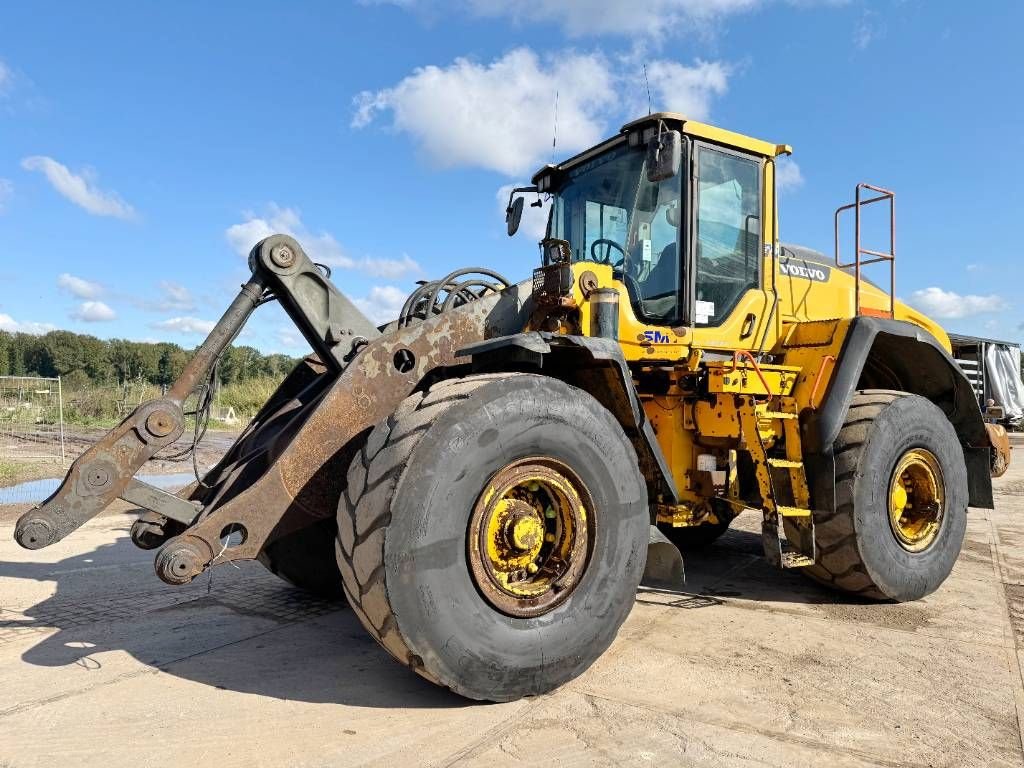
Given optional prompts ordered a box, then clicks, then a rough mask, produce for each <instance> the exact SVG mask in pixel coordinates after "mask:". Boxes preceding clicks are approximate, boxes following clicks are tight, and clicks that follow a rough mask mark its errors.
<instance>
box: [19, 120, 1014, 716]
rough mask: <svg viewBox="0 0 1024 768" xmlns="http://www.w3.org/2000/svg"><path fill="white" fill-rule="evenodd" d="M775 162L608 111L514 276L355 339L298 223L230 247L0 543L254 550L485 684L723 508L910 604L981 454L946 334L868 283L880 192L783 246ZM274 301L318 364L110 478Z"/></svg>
mask: <svg viewBox="0 0 1024 768" xmlns="http://www.w3.org/2000/svg"><path fill="white" fill-rule="evenodd" d="M789 152H790V149H789V147H787V146H785V145H776V144H770V143H766V142H764V141H758V140H755V139H752V138H748V137H745V136H741V135H739V134H736V133H732V132H729V131H725V130H721V129H719V128H715V127H712V126H709V125H705V124H702V123H698V122H695V121H692V120H687V119H686V118H684V117H683V116H681V115H677V114H667V113H661V114H654V115H650V116H648V117H645V118H643V119H641V120H638V121H636V122H633V123H630V124H628V125H626V126H625V127H624V128H622V130H621V132H620V133H619V134H618V135H616V136H614V137H612V138H610V139H608V140H607V141H605V142H603V143H601V144H599V145H597V146H595V147H593V148H592V149H589V150H587V151H586V152H583V153H582V154H580V155H577V156H575V157H573V158H570V159H569V160H566V161H565V162H563V163H560V164H558V165H548V166H545V167H544V168H542V169H541V170H540V171H539V172H538V173H537V174H536V175H535V176H534V178H533V180H532V184H531V185H530V186H528V187H523V188H519V189H517V190H515V191H514V192H513V194H512V195H511V196H510V201H509V206H508V211H507V223H508V232H509V234H510V235H511V234H514V233H515V231H516V229H517V228H518V225H519V222H520V219H521V216H522V213H523V208H524V205H526V203H527V202H529V204H530V205H542V204H543V202H544V201H545V200H547V201H549V203H550V214H549V219H548V226H547V232H546V236H545V238H544V239H543V240H542V241H541V243H540V265H539V266H537V267H536V268H535V269H534V270H533V274H532V278H531V279H529V280H526V281H525V282H520V283H511V282H509V281H508V280H506V279H505V278H503V277H502V276H501V275H499V274H498V273H496V272H493V271H489V270H484V269H468V270H460V271H456V272H452V273H451V274H449V275H447V276H446V277H444V278H442V279H440V280H436V281H431V282H426V283H423V284H421V285H419V286H418V287H417V288H416V290H415V291H414V292H413V293H412V295H411V296H410V297H409V298H408V300H407V301H406V302H405V306H404V307H403V308H402V311H401V313H400V315H399V317H398V318H397V319H396V320H395V321H393V322H391V323H389V324H387V325H385V326H383V327H379V328H378V327H376V326H374V325H373V324H372V323H371V322H369V321H368V320H367V319H366V318H365V317H364V316H363V315H362V314H361V313H360V312H359V311H358V310H357V309H356V308H355V306H354V305H353V304H352V303H351V302H350V301H349V300H348V299H347V298H346V297H345V296H344V295H343V294H342V293H340V292H339V291H338V290H337V289H336V288H335V287H334V285H333V284H332V283H331V281H330V279H329V274H328V273H327V271H326V270H325V269H323V268H321V267H320V266H318V265H316V264H314V263H313V262H312V261H310V259H309V258H308V257H307V255H306V254H305V253H304V252H303V250H302V247H301V246H300V244H299V243H297V242H296V241H295V240H293V239H292V238H290V237H286V236H282V235H276V236H273V237H269V238H267V239H265V240H263V241H261V242H259V243H257V244H256V245H255V247H254V248H253V249H252V252H251V254H250V258H249V261H250V267H251V270H252V276H251V278H250V279H249V281H248V282H247V283H246V284H245V285H244V286H243V287H242V290H241V292H240V293H239V294H238V296H237V298H236V299H235V300H234V302H233V303H232V304H231V306H230V308H229V309H228V311H227V312H226V313H225V314H224V316H223V318H222V319H221V320H220V322H219V323H218V324H217V326H216V327H215V328H214V330H213V331H212V333H211V334H210V336H209V337H208V338H207V339H206V341H205V342H204V343H203V344H202V345H201V346H200V347H199V348H198V350H197V351H196V353H195V355H194V356H193V358H192V360H191V362H190V363H189V364H188V366H187V368H186V369H185V371H184V372H183V374H182V376H181V378H180V379H179V380H178V381H177V382H176V383H175V385H174V386H173V387H171V389H170V390H169V391H168V392H167V394H166V396H164V397H162V398H160V399H158V400H154V401H151V402H147V403H144V404H143V405H141V406H140V407H139V408H137V409H136V410H135V411H134V412H133V413H132V414H131V415H130V416H128V418H126V419H125V420H124V422H123V423H122V424H121V425H120V426H118V427H116V428H115V429H113V430H112V431H111V432H110V433H109V434H108V435H107V436H106V437H105V438H103V439H102V440H101V441H99V442H98V443H97V444H96V445H94V446H93V447H91V448H90V449H89V450H88V451H86V452H85V453H84V454H82V456H81V457H80V458H79V459H78V460H77V461H75V463H74V464H73V465H72V467H71V468H70V470H69V472H68V474H67V477H66V479H65V480H64V482H63V484H62V485H61V486H60V488H59V489H58V490H57V491H56V493H54V495H53V496H51V497H50V498H49V499H47V500H46V501H45V502H44V503H42V504H41V505H40V506H39V507H37V508H35V509H32V510H30V511H29V512H26V513H25V514H24V515H23V516H22V518H21V519H20V520H19V521H18V524H17V527H16V532H15V537H16V539H17V541H18V542H19V543H20V544H21V545H22V546H24V547H28V548H30V549H34V548H39V547H45V546H47V545H49V544H52V543H54V542H56V541H59V540H60V539H62V538H64V537H65V536H67V535H68V534H69V533H70V532H71V531H73V530H74V529H76V528H77V527H78V526H80V525H82V523H84V522H85V521H86V520H88V519H89V518H91V517H92V516H94V515H96V514H97V513H98V512H99V511H100V510H102V509H103V508H104V507H105V506H107V505H108V504H110V503H111V502H112V501H114V500H115V499H118V498H120V499H124V500H127V501H128V502H130V503H132V504H134V505H136V506H138V507H140V508H141V516H140V518H139V519H138V521H137V522H136V523H135V524H134V526H133V529H132V539H133V541H134V542H135V543H136V544H137V545H138V546H140V547H143V548H152V549H156V550H157V551H156V558H155V567H156V572H157V575H158V576H159V577H160V578H161V579H163V580H164V581H166V582H168V583H170V584H184V583H187V582H189V581H190V580H192V579H194V578H196V577H197V576H198V575H200V574H201V573H203V572H204V571H205V570H206V569H208V568H210V567H213V566H217V565H222V564H224V563H227V562H231V561H235V560H243V559H259V560H260V561H262V562H263V563H264V564H265V565H266V566H267V567H268V568H269V569H270V570H271V571H273V572H274V573H276V574H278V575H279V576H281V577H282V578H285V579H287V580H289V581H291V582H293V583H294V584H296V585H298V586H300V587H304V588H307V589H311V590H314V591H317V592H320V593H323V594H339V595H340V594H341V593H342V592H343V593H344V595H345V597H346V598H347V600H348V603H349V604H350V605H351V608H352V610H353V611H354V613H355V614H356V616H357V617H358V618H359V621H360V622H361V623H362V624H363V626H364V627H365V628H366V630H367V631H368V632H369V633H370V634H371V635H372V636H373V637H374V639H376V640H377V641H378V642H379V643H380V644H381V645H382V646H383V647H384V648H385V649H386V650H387V651H388V653H390V654H391V655H392V656H393V657H394V658H395V659H396V660H398V661H399V662H400V663H401V664H404V665H406V666H408V667H410V668H412V669H413V670H415V672H416V673H417V674H419V675H422V676H423V677H425V678H427V679H428V680H431V681H433V682H435V683H437V684H438V685H441V686H446V687H448V688H450V689H451V690H453V691H456V692H457V693H459V694H461V695H463V696H466V697H469V698H472V699H482V700H494V701H507V700H512V699H516V698H519V697H522V696H527V695H533V694H540V693H544V692H545V691H549V690H551V689H553V688H555V687H556V686H558V685H560V684H562V683H564V682H566V681H568V680H571V679H572V678H574V677H575V676H577V675H579V674H580V673H581V672H583V671H584V670H585V669H586V668H587V667H588V666H589V665H590V664H591V663H592V662H593V661H594V660H595V659H596V658H597V657H598V656H600V655H601V653H602V652H603V651H604V650H605V649H606V648H607V647H608V645H609V644H610V643H611V642H612V639H613V638H614V637H615V634H616V632H617V630H618V628H619V626H620V625H621V624H622V622H623V621H624V620H625V618H626V616H627V614H628V613H629V611H630V608H631V607H632V605H633V600H634V595H635V592H636V590H637V587H638V585H639V584H640V582H641V579H642V578H643V577H644V576H645V572H646V578H648V579H651V580H655V581H660V582H663V583H665V582H668V583H671V582H672V581H673V579H677V578H678V575H679V572H680V568H681V559H680V555H679V549H683V550H685V549H690V548H693V547H700V546H704V545H707V544H709V543H710V542H711V541H713V540H714V539H715V538H716V537H717V536H719V535H720V534H722V532H723V531H725V530H726V529H727V528H728V526H729V524H730V521H731V520H732V519H733V518H734V517H735V516H736V515H737V514H739V513H740V512H741V511H742V510H744V509H753V510H759V511H760V513H761V515H762V516H763V521H762V528H761V530H762V539H763V544H764V551H765V555H766V557H767V558H768V560H770V561H771V562H772V563H774V564H775V565H777V566H779V567H783V568H800V569H802V570H803V572H804V573H806V574H807V575H808V576H810V577H811V578H813V579H815V580H817V581H820V582H823V583H826V584H828V585H830V586H832V587H834V588H836V589H839V590H843V591H845V592H849V593H853V594H857V595H861V596H866V597H869V598H874V599H878V600H896V601H902V600H914V599H917V598H920V597H923V596H925V595H927V594H929V593H930V592H932V591H933V590H935V589H936V588H938V586H939V585H940V584H941V583H942V582H943V580H944V579H945V578H946V577H947V576H948V575H949V572H950V569H951V568H952V566H953V563H954V561H955V560H956V558H957V555H958V553H959V551H960V547H961V544H962V541H963V538H964V529H965V525H966V515H967V507H968V505H973V506H976V507H991V506H992V485H991V477H990V468H991V467H993V466H997V465H1001V464H1000V462H1001V463H1002V464H1005V459H1006V456H1004V455H1002V454H1005V453H1006V448H1005V441H999V440H995V439H994V437H993V436H992V435H991V434H990V432H991V429H992V427H987V426H986V424H985V421H984V419H983V418H982V414H981V411H980V408H979V404H978V402H977V400H976V398H975V396H974V394H973V391H972V388H971V385H970V384H969V382H968V381H967V380H966V379H965V377H964V375H963V374H962V373H961V371H960V369H959V368H958V367H957V366H956V364H955V363H954V362H953V360H952V359H951V357H950V354H949V352H950V345H949V339H948V337H947V335H946V334H945V332H944V331H943V330H942V329H941V328H940V327H939V326H938V325H936V324H935V323H934V322H933V321H931V320H930V319H928V318H927V317H925V316H924V315H922V314H920V313H918V312H915V311H914V310H912V309H910V308H909V307H907V306H904V305H903V304H901V303H900V302H898V301H896V300H895V298H894V295H893V289H894V282H893V280H892V274H893V266H894V259H895V253H894V248H893V241H894V239H895V237H894V232H895V198H894V195H893V193H892V192H889V191H887V190H884V189H881V188H879V187H874V186H870V185H866V184H862V185H858V186H857V188H856V197H855V201H854V202H853V203H852V204H850V205H845V206H843V207H841V208H840V209H839V210H838V211H837V212H836V222H835V223H836V253H835V256H834V258H825V257H824V256H822V255H821V254H819V253H816V252H813V251H810V250H807V249H804V248H799V247H796V246H787V245H784V244H782V243H781V242H780V240H779V233H778V221H777V215H776V195H775V188H776V163H777V159H778V158H779V157H780V156H781V155H785V154H788V153H789ZM865 206H875V210H878V209H880V208H881V209H883V210H884V211H885V212H886V213H887V221H888V222H889V225H890V228H889V245H888V248H887V249H884V250H881V249H872V248H867V247H865V246H864V244H863V243H862V236H861V234H862V215H863V212H864V209H865ZM841 230H842V231H841ZM850 241H852V243H853V247H852V249H850V248H849V247H847V249H846V251H847V252H846V253H843V252H842V250H841V249H840V245H841V244H843V243H846V242H850ZM876 247H877V246H876ZM871 263H878V264H880V265H881V266H880V267H875V269H876V270H877V269H884V268H885V267H888V270H889V275H890V279H889V281H888V284H887V285H883V286H878V285H876V284H875V283H873V282H870V281H868V280H867V279H866V278H865V277H864V274H863V273H862V270H863V268H864V267H865V265H867V264H871ZM272 300H276V301H278V302H280V304H281V305H282V307H283V308H284V310H285V311H286V312H287V313H288V315H289V316H290V317H291V319H292V320H293V321H294V322H295V324H296V326H297V327H298V329H299V330H300V331H301V332H302V334H303V336H304V337H305V339H306V340H307V341H308V342H309V344H310V345H311V347H312V349H313V351H314V354H313V355H312V356H310V357H309V358H308V359H307V360H305V361H304V362H303V363H302V364H301V365H299V366H298V367H297V368H296V369H295V370H294V371H293V372H292V373H291V374H290V375H289V376H288V377H287V378H286V379H285V381H284V382H283V383H282V384H281V386H280V388H279V389H278V390H277V392H276V393H275V394H274V395H273V397H272V398H271V399H270V401H269V402H268V403H267V404H266V405H265V406H264V407H263V409H262V410H261V411H260V412H259V413H258V414H257V416H256V417H255V418H254V419H253V421H252V423H251V424H249V425H248V427H247V428H246V429H245V430H244V431H243V432H242V434H241V435H240V436H239V438H238V440H237V442H235V444H234V445H233V446H232V448H231V449H230V450H229V451H228V452H227V454H226V455H225V456H224V457H223V459H222V460H221V461H220V462H219V463H218V464H217V465H216V466H215V467H214V468H213V469H211V470H210V471H209V472H207V473H206V474H205V475H204V476H203V477H202V478H197V482H196V483H194V484H193V485H192V486H190V487H189V488H187V489H185V490H183V491H182V492H181V493H178V494H176V495H174V494H169V493H166V492H164V491H161V490H159V489H157V488H154V487H151V486H149V485H147V484H145V483H143V482H141V481H139V480H137V479H135V477H134V475H135V473H136V472H137V471H138V470H139V468H140V467H141V466H142V465H143V464H144V463H145V462H146V461H147V460H148V459H150V458H152V457H154V456H156V455H157V454H159V453H160V452H161V451H162V450H164V449H166V448H167V447H168V446H170V445H171V444H172V443H175V442H176V441H178V440H179V438H181V437H182V435H183V434H184V431H185V429H186V426H187V425H188V423H189V422H190V420H191V419H190V418H189V417H190V416H191V415H194V416H195V421H196V422H197V427H199V428H201V426H202V421H203V418H204V417H205V414H206V413H207V412H208V406H209V400H210V395H209V393H210V381H211V377H212V375H213V374H212V372H213V371H214V370H215V364H216V361H217V359H218V357H219V356H220V354H221V353H222V352H223V351H224V349H225V348H226V346H227V345H228V344H229V343H230V342H231V340H232V339H233V338H234V337H235V336H236V334H237V333H238V332H239V330H240V329H241V327H242V325H243V324H244V323H245V321H246V319H247V318H248V317H249V315H250V314H251V313H252V312H253V310H254V309H256V307H258V306H259V305H260V304H262V303H265V302H267V301H272ZM186 402H189V403H192V402H197V405H196V406H194V407H191V406H186ZM186 408H189V410H188V411H186V410H185V409H186ZM199 431H200V429H196V433H198V432H199ZM996 445H999V446H1003V447H1002V448H998V449H997V448H996V447H994V446H996ZM997 450H998V451H1000V452H1001V453H1000V455H998V456H997V455H996V454H995V451H997ZM670 542H671V543H670Z"/></svg>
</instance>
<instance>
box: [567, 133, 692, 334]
mask: <svg viewBox="0 0 1024 768" xmlns="http://www.w3.org/2000/svg"><path fill="white" fill-rule="evenodd" d="M645 157H646V152H645V149H644V148H643V147H634V148H629V147H626V146H619V147H616V148H615V149H612V150H609V151H608V152H606V153H604V154H603V155H600V156H598V157H596V158H594V159H593V160H590V161H589V162H586V163H583V164H581V165H579V166H577V167H575V168H573V169H572V170H570V171H569V172H568V174H567V178H566V180H565V182H564V183H563V184H562V186H561V187H560V188H559V189H558V190H557V191H556V192H555V196H554V202H553V204H552V207H551V219H550V221H549V223H548V237H557V238H560V239H562V240H566V241H568V242H569V245H570V246H571V248H572V258H573V261H596V262H600V263H607V264H611V265H612V266H613V267H614V268H615V269H616V272H617V273H619V274H618V275H617V276H620V278H621V279H622V280H623V281H624V282H625V283H626V288H627V290H628V291H629V297H630V301H631V302H632V304H633V308H634V310H635V311H636V313H637V314H638V315H639V316H640V317H642V318H644V319H645V320H647V321H649V322H652V323H671V322H673V321H675V320H677V319H678V317H679V314H680V313H679V308H680V288H681V286H682V280H681V262H680V259H679V247H678V243H679V219H680V216H679V211H680V176H681V174H679V173H678V169H676V170H677V173H676V174H675V176H673V177H672V178H671V179H666V180H665V181H661V182H658V183H653V184H652V183H651V182H649V181H647V173H646V170H645V168H644V160H645Z"/></svg>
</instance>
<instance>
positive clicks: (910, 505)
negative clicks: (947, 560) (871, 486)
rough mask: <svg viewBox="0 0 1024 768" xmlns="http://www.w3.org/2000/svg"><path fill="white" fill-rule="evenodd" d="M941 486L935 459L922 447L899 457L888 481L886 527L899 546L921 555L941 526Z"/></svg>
mask: <svg viewBox="0 0 1024 768" xmlns="http://www.w3.org/2000/svg"><path fill="white" fill-rule="evenodd" d="M944 501H945V484H944V482H943V478H942V469H941V467H940V466H939V462H938V459H936V458H935V456H934V454H932V453H931V452H930V451H926V450H925V449H924V448H912V449H911V450H909V451H907V452H906V453H904V454H903V456H902V457H901V458H900V460H899V462H897V464H896V469H895V470H894V471H893V473H892V478H891V480H890V481H889V525H890V527H891V528H892V532H893V534H894V535H895V536H896V540H897V541H898V542H899V544H900V546H902V547H903V548H904V549H906V550H908V551H910V552H921V551H923V550H925V549H927V548H928V547H930V546H931V545H932V543H933V542H934V541H935V538H936V537H937V536H938V533H939V529H940V528H941V526H942V517H943V507H944Z"/></svg>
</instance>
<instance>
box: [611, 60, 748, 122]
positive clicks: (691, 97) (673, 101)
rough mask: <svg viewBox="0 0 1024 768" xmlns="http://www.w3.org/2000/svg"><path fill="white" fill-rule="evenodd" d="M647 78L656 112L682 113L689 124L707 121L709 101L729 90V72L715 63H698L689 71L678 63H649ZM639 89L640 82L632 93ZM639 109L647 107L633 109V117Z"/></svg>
mask: <svg viewBox="0 0 1024 768" xmlns="http://www.w3.org/2000/svg"><path fill="white" fill-rule="evenodd" d="M641 77H642V76H641ZM647 78H648V80H649V81H650V84H651V91H652V98H653V101H654V104H653V106H654V108H655V110H657V111H667V112H681V113H682V114H684V115H686V116H687V117H689V118H690V119H692V120H707V118H708V116H709V115H710V114H711V100H712V99H713V98H714V97H715V96H721V95H723V94H724V93H725V92H726V90H727V88H728V85H729V68H728V67H727V66H726V65H724V64H722V63H721V62H718V61H701V60H699V59H698V60H697V61H696V62H695V64H694V66H692V67H687V66H684V65H682V64H680V63H679V62H677V61H652V62H651V63H650V64H648V65H647ZM640 86H641V83H640V82H639V81H637V82H635V85H634V87H633V88H632V89H631V92H633V93H636V94H639V93H640V92H641V91H640ZM645 98H646V97H645ZM642 106H646V103H644V104H642V105H635V106H634V107H633V111H634V113H635V114H640V113H641V110H640V108H638V107H642Z"/></svg>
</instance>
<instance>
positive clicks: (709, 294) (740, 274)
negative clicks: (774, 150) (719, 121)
mask: <svg viewBox="0 0 1024 768" xmlns="http://www.w3.org/2000/svg"><path fill="white" fill-rule="evenodd" d="M697 162H698V164H699V165H698V172H697V176H698V180H699V181H698V186H697V254H696V259H697V270H696V271H697V274H696V281H695V283H696V285H695V289H696V296H695V299H696V303H695V306H694V321H695V324H697V325H719V324H720V323H721V322H722V321H723V320H724V319H725V318H726V317H728V315H729V313H730V312H731V311H732V309H733V307H735V306H736V303H737V302H738V301H739V299H740V297H741V296H742V295H743V294H744V293H745V292H746V291H747V290H749V289H751V288H757V286H758V275H759V272H760V270H759V265H760V260H761V248H760V241H761V181H760V177H761V173H760V164H759V163H758V162H757V161H755V160H754V159H752V158H749V157H743V156H739V155H734V154H732V153H728V152H722V151H719V150H717V149H713V148H711V147H706V146H702V147H700V148H699V149H698V153H697Z"/></svg>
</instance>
